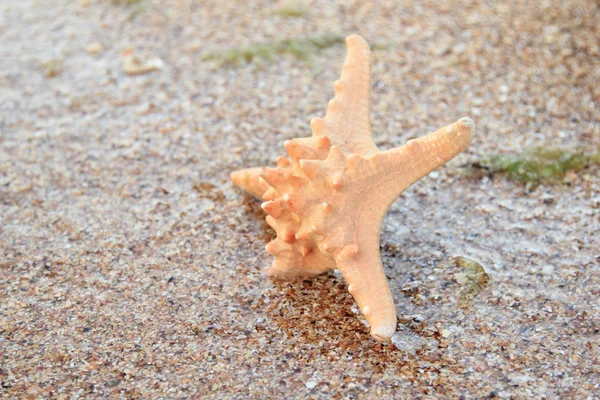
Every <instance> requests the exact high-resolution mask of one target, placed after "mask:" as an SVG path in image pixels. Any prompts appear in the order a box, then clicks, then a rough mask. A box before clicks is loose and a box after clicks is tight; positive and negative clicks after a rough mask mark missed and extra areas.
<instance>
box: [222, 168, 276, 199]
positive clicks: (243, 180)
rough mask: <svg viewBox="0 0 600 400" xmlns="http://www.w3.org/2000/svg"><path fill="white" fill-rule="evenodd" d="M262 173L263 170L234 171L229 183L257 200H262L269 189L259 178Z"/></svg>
mask: <svg viewBox="0 0 600 400" xmlns="http://www.w3.org/2000/svg"><path fill="white" fill-rule="evenodd" d="M262 171H263V168H247V169H242V170H239V171H234V172H232V173H231V181H232V182H233V184H234V185H236V186H238V187H239V188H241V189H244V190H245V191H246V192H248V193H250V194H251V195H252V196H254V197H256V198H257V199H262V198H263V195H264V194H265V192H266V191H267V190H269V188H270V187H271V186H269V184H268V183H267V182H266V181H265V180H264V179H263V178H261V176H260V175H261V173H262Z"/></svg>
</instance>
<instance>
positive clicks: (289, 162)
mask: <svg viewBox="0 0 600 400" xmlns="http://www.w3.org/2000/svg"><path fill="white" fill-rule="evenodd" d="M346 46H347V55H346V60H345V63H344V66H343V69H342V74H341V78H340V79H339V80H338V81H336V82H335V84H334V89H335V97H334V98H333V99H332V100H331V101H329V105H328V107H327V113H326V116H325V118H324V119H322V118H314V119H313V120H312V121H311V123H310V126H311V129H312V133H313V134H312V137H306V138H297V139H293V140H286V141H285V142H284V144H283V145H284V147H285V150H286V151H287V153H288V154H289V156H290V159H288V158H285V157H279V158H278V159H277V166H276V167H275V168H269V167H264V168H249V169H244V170H240V171H236V172H233V173H232V174H231V179H232V181H233V183H234V184H235V185H237V186H239V187H241V188H242V189H244V190H246V191H247V192H249V193H250V194H252V195H254V196H255V197H257V198H261V199H263V200H265V202H264V203H262V205H261V207H262V209H263V210H265V211H266V212H267V214H268V215H267V217H266V220H267V223H268V224H269V225H270V226H271V227H272V228H273V229H274V230H275V231H276V232H277V238H276V239H275V240H273V241H271V242H270V243H269V244H268V245H267V247H266V250H267V252H269V253H271V254H272V255H273V256H275V259H274V261H273V264H272V265H271V266H270V267H269V269H268V270H267V274H268V275H269V276H272V277H276V278H284V279H292V278H305V279H306V278H310V277H314V276H316V275H318V274H321V273H323V272H325V271H327V270H329V269H333V268H337V269H338V270H339V271H340V272H341V274H342V276H343V277H344V279H345V280H346V281H347V283H348V291H349V292H350V294H351V295H352V296H353V297H354V299H355V300H356V302H357V303H358V306H359V308H360V310H361V312H362V314H363V315H364V316H365V318H366V320H367V322H368V323H369V325H370V328H371V336H373V337H374V338H375V339H376V340H379V341H387V340H389V339H390V338H391V337H392V335H393V334H394V332H395V330H396V321H397V318H396V308H395V306H394V300H393V298H392V293H391V291H390V288H389V286H388V283H387V279H386V276H385V274H384V271H383V266H382V264H381V258H380V254H379V233H380V230H381V224H382V221H383V219H384V217H385V215H386V213H387V210H388V208H389V207H390V205H391V204H392V202H393V201H394V200H396V198H398V196H400V194H401V193H402V192H404V190H406V189H407V188H408V187H409V186H410V185H412V184H413V183H414V182H416V181H417V180H419V179H421V178H422V177H424V176H425V175H427V174H429V172H431V171H432V170H434V169H435V168H437V167H439V166H441V165H443V164H444V163H446V162H447V161H449V160H450V159H452V158H453V157H455V156H456V155H457V154H458V153H460V152H461V151H463V150H464V149H465V148H467V147H468V146H469V144H470V143H471V138H472V132H473V121H472V120H471V119H469V118H461V119H459V120H458V121H456V122H454V123H453V124H450V125H448V126H446V127H444V128H441V129H439V130H437V131H435V132H433V133H430V134H428V135H426V136H423V137H420V138H418V139H412V140H409V141H408V142H407V143H406V144H405V145H404V146H401V147H397V148H393V149H390V150H386V151H381V150H379V149H378V148H377V146H376V145H375V143H374V141H373V139H372V137H371V131H370V122H369V103H370V100H369V92H370V85H371V54H370V50H369V45H368V44H367V42H366V41H365V40H364V39H363V38H362V37H360V36H358V35H351V36H349V37H348V38H346Z"/></svg>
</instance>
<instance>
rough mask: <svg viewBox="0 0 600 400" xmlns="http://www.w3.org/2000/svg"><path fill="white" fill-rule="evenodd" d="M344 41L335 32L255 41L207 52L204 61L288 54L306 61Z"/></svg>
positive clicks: (239, 60) (238, 60)
mask: <svg viewBox="0 0 600 400" xmlns="http://www.w3.org/2000/svg"><path fill="white" fill-rule="evenodd" d="M341 43H344V37H343V36H340V35H335V34H329V35H322V36H315V37H312V38H303V39H283V40H279V41H275V42H268V43H257V44H253V45H251V46H248V47H243V48H236V49H231V50H227V51H225V52H217V53H210V54H207V55H206V56H204V57H203V58H202V60H204V61H215V62H216V63H217V65H218V66H225V65H241V64H244V63H253V62H264V61H271V60H273V59H274V58H275V57H276V56H282V55H289V56H292V57H294V58H295V59H298V60H302V61H306V60H310V59H311V57H312V55H314V54H316V53H318V52H320V51H321V50H324V49H327V48H329V47H332V46H335V45H338V44H341Z"/></svg>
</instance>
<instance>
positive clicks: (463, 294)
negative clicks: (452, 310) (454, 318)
mask: <svg viewBox="0 0 600 400" xmlns="http://www.w3.org/2000/svg"><path fill="white" fill-rule="evenodd" d="M452 262H453V263H454V265H455V266H456V267H458V268H459V271H460V272H457V273H455V274H454V280H455V281H456V283H458V284H459V285H460V286H461V290H460V292H459V296H458V304H459V305H460V306H461V307H463V308H465V307H469V306H470V305H471V304H472V302H473V299H474V298H475V297H476V296H477V295H478V294H479V293H480V292H481V291H482V290H484V289H485V287H486V286H487V285H488V284H489V283H490V276H489V275H488V274H487V273H486V272H485V269H484V268H483V266H482V265H481V264H480V263H479V262H477V261H475V260H473V259H470V258H468V257H463V256H458V257H453V258H452Z"/></svg>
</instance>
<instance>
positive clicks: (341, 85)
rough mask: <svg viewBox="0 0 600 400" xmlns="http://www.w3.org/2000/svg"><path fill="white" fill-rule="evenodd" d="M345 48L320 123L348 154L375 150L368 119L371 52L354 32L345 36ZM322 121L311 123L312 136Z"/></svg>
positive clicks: (319, 131)
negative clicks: (339, 75)
mask: <svg viewBox="0 0 600 400" xmlns="http://www.w3.org/2000/svg"><path fill="white" fill-rule="evenodd" d="M346 47H347V49H348V53H347V55H346V61H345V62H344V66H343V68H342V75H341V77H340V79H339V80H338V81H336V82H335V84H334V89H335V97H334V98H333V100H331V101H330V102H329V105H328V107H327V114H326V116H325V120H324V122H325V124H324V125H325V126H326V131H327V134H328V135H329V137H330V138H331V140H332V142H333V144H335V145H337V146H339V147H341V148H343V149H344V150H347V151H348V152H350V153H359V154H362V155H367V154H371V153H373V152H376V151H377V146H376V145H375V143H374V142H373V139H372V138H371V128H370V122H369V101H370V97H369V92H370V89H371V51H370V50H369V45H368V44H367V42H366V41H365V39H363V38H362V37H360V36H358V35H351V36H348V37H347V38H346ZM322 121H323V120H320V119H317V123H316V124H311V125H313V133H314V134H315V135H319V134H320V133H321V132H322V131H323V129H315V126H316V127H319V126H322V125H323V124H322Z"/></svg>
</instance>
